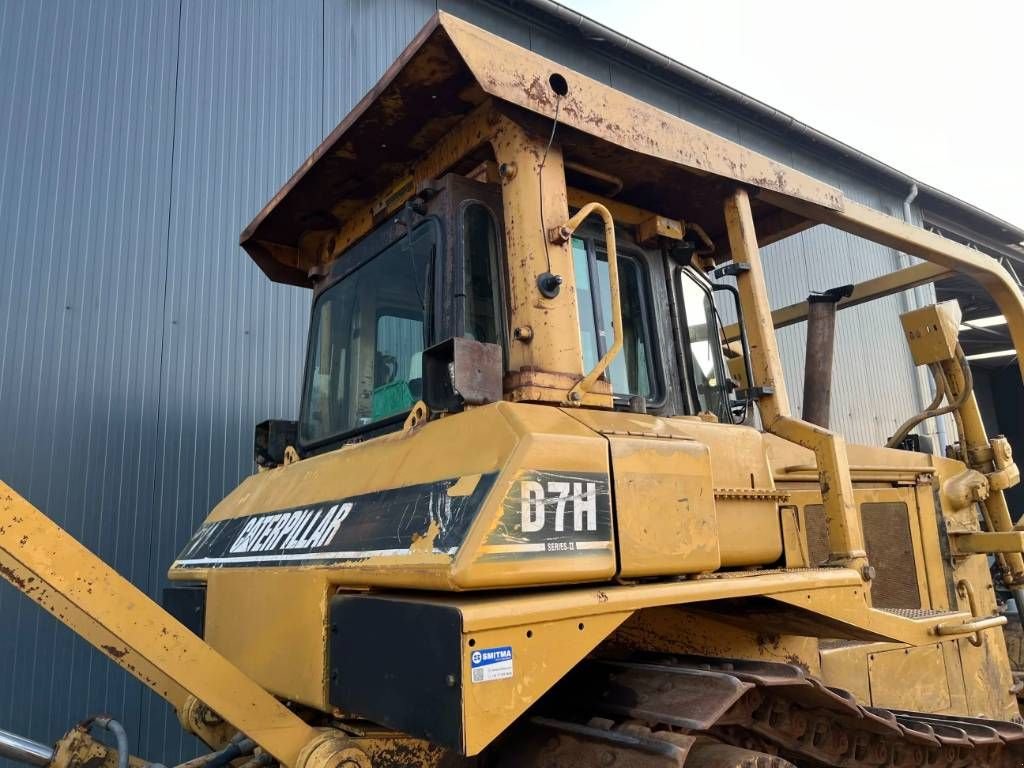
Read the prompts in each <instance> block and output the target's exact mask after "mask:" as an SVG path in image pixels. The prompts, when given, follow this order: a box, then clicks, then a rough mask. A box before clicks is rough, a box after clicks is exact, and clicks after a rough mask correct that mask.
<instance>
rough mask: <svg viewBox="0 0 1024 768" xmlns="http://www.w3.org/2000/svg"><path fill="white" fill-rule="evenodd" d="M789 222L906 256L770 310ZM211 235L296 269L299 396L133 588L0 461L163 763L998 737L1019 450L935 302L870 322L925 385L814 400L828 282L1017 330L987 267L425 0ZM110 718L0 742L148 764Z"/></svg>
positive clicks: (1017, 585) (1014, 304) (22, 525)
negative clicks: (244, 467) (260, 198)
mask: <svg viewBox="0 0 1024 768" xmlns="http://www.w3.org/2000/svg"><path fill="white" fill-rule="evenodd" d="M815 226H824V227H831V228H835V229H838V230H842V231H845V232H848V233H851V234H853V235H855V236H857V237H861V238H864V239H867V240H869V241H873V242H875V243H879V244H882V245H883V246H885V247H888V248H891V249H894V250H896V251H899V252H902V253H904V254H908V255H910V256H912V257H915V260H914V261H913V262H912V263H911V265H910V266H908V267H906V268H903V269H901V270H899V271H896V272H894V273H892V274H887V275H883V276H880V277H877V278H872V279H870V280H867V281H865V282H862V283H858V284H855V285H852V286H838V287H835V286H821V287H822V289H823V292H822V293H821V294H820V295H816V296H812V297H809V299H808V301H806V302H801V303H798V304H794V305H792V306H787V307H782V308H776V309H774V310H773V308H772V307H771V305H770V303H769V297H768V293H767V289H766V279H765V269H766V265H765V263H764V262H763V261H762V258H761V249H763V248H764V247H766V246H767V245H769V244H771V243H775V242H778V241H780V240H782V239H784V238H787V237H791V236H794V235H796V234H797V233H799V232H803V231H805V230H807V229H809V228H811V227H815ZM240 244H241V247H242V248H243V249H244V250H245V251H246V253H247V254H248V255H249V257H251V258H252V259H253V260H254V261H255V263H256V264H257V265H258V266H259V268H260V269H262V271H263V272H264V273H265V274H266V275H267V277H268V278H269V279H271V280H273V281H277V282H280V283H284V284H289V285H293V286H301V287H304V288H307V289H309V290H310V291H311V292H312V310H311V319H310V330H309V338H308V349H307V357H306V367H305V370H304V374H303V383H302V389H301V393H300V403H299V408H298V418H297V420H294V421H287V420H281V419H278V420H268V421H265V422H263V423H261V424H259V425H258V426H257V427H256V429H255V436H254V460H255V464H256V471H255V473H254V474H252V475H251V476H250V477H248V478H246V479H245V480H243V481H242V483H241V484H240V485H239V486H238V487H237V488H236V489H235V490H234V491H233V492H231V493H230V494H229V495H228V496H227V497H226V498H225V499H224V500H223V501H221V502H220V503H219V504H218V505H217V506H216V507H215V508H214V509H213V510H212V511H211V512H210V513H209V515H208V516H207V517H206V519H205V521H204V522H203V523H202V525H201V526H200V527H199V529H198V530H197V531H195V533H194V535H193V536H192V537H191V539H190V540H189V541H188V542H187V543H186V544H185V545H184V547H183V549H182V550H181V553H180V554H179V556H178V557H177V559H176V560H175V561H174V562H173V563H171V564H170V568H169V572H168V577H169V584H170V586H169V587H168V588H167V590H166V591H165V593H164V597H163V604H162V605H159V604H157V603H156V602H155V601H153V600H151V599H150V598H149V597H147V596H146V595H144V594H143V593H142V592H140V591H139V590H138V589H137V588H135V587H134V586H133V585H131V584H130V583H129V582H127V581H126V580H125V579H123V578H122V577H121V576H119V575H118V574H117V573H116V572H114V571H113V570H112V569H111V568H110V567H109V566H107V565H106V564H105V563H103V562H102V561H101V560H100V559H99V558H97V557H96V556H95V555H93V554H92V553H90V552H89V551H88V550H87V549H85V548H84V547H83V546H82V545H81V544H79V543H78V542H77V541H75V540H74V538H73V537H71V536H70V535H69V534H68V533H67V532H65V531H63V530H61V529H60V528H59V527H58V526H57V525H56V524H54V523H53V522H51V521H50V520H49V519H48V518H47V517H46V516H45V515H44V514H43V513H42V512H40V511H39V510H37V509H36V508H34V507H33V506H32V505H31V504H30V503H29V502H28V501H27V500H26V499H24V498H22V497H21V496H20V495H19V494H18V493H17V492H16V491H15V490H14V489H12V488H10V487H9V486H7V485H4V484H2V483H0V573H2V575H3V577H4V578H5V579H6V580H7V581H9V582H10V583H12V584H13V585H14V586H15V587H16V588H18V589H19V590H20V591H21V592H23V593H24V594H25V595H26V596H27V597H28V598H30V599H32V600H34V601H35V602H36V603H38V604H39V605H41V606H42V607H43V608H45V609H46V610H47V611H49V612H50V613H52V614H53V615H54V616H55V617H56V618H57V619H59V620H60V621H62V622H64V623H65V624H67V625H68V626H69V627H71V628H72V629H73V630H74V631H75V632H77V633H78V634H79V635H81V636H82V637H83V638H85V639H86V640H87V641H88V642H90V643H91V644H92V645H93V646H95V647H96V649H97V650H99V651H100V652H102V653H104V654H106V655H107V656H108V657H109V658H110V659H112V660H113V661H114V662H116V663H117V664H119V665H120V666H121V667H123V668H124V669H125V670H126V671H127V672H128V673H130V674H132V675H134V676H135V677H137V678H138V679H139V680H141V681H142V682H143V683H145V684H146V685H147V686H149V687H150V688H151V689H152V690H154V691H155V692H156V693H157V694H159V695H160V696H161V697H163V698H164V699H166V700H167V701H168V702H169V704H170V705H171V706H172V707H173V708H174V710H175V711H176V713H177V717H178V720H179V721H180V723H181V726H182V728H184V729H185V730H186V731H187V732H189V733H191V734H194V735H195V736H197V737H198V738H199V739H200V740H201V741H202V742H203V743H205V744H206V745H207V746H208V748H209V750H208V751H206V752H204V754H202V755H201V756H199V757H197V758H195V759H194V760H191V761H189V762H188V763H185V764H184V765H185V766H187V768H223V766H226V765H229V764H230V765H234V766H242V765H244V766H246V767H247V768H257V767H259V766H275V765H280V766H282V767H283V768H397V767H398V766H413V767H415V768H449V767H454V766H479V767H480V768H486V767H487V766H492V767H494V768H507V767H510V766H526V767H530V766H535V767H537V768H541V767H543V768H590V767H592V766H613V767H617V768H680V767H681V766H686V768H752V767H755V766H756V767H759V768H788V767H790V766H800V767H805V766H844V767H847V768H874V767H880V766H887V767H892V768H912V767H914V768H916V767H921V768H924V767H925V766H927V767H928V768H932V767H941V768H959V767H960V766H999V767H1003V766H1020V765H1024V720H1022V719H1021V715H1020V709H1019V706H1018V694H1019V693H1020V691H1021V687H1022V685H1021V682H1020V681H1019V680H1018V679H1017V678H1016V677H1015V675H1014V670H1013V669H1012V667H1011V664H1010V661H1009V658H1008V654H1007V646H1006V640H1005V638H1004V629H1003V627H1004V626H1005V625H1006V624H1007V621H1008V619H1007V611H1006V606H1005V604H1004V603H1005V601H1003V600H1001V599H1000V598H999V595H1000V594H1003V592H1004V591H1005V592H1006V593H1008V594H1012V595H1014V596H1017V595H1021V594H1022V592H1021V590H1022V588H1024V528H1022V527H1021V526H1015V525H1014V522H1013V517H1012V516H1011V514H1010V511H1009V509H1008V507H1007V502H1006V498H1005V495H1004V491H1005V490H1006V489H1007V488H1010V487H1012V486H1013V485H1014V484H1016V483H1017V482H1018V481H1019V471H1018V468H1017V466H1016V464H1015V463H1014V460H1013V455H1012V450H1011V447H1010V445H1009V443H1008V442H1007V440H1006V439H1005V438H1003V437H1001V436H990V435H988V434H987V433H986V430H985V427H984V425H983V422H982V418H981V415H980V411H979V407H978V403H977V400H976V398H975V395H974V392H973V389H972V378H971V372H970V366H969V364H968V362H967V361H966V359H965V356H964V353H963V350H962V348H961V346H960V344H959V342H958V340H957V334H958V329H959V325H960V311H959V308H958V307H957V305H956V304H955V303H953V302H942V303H937V304H933V305H929V306H924V307H921V308H918V309H913V310H911V311H908V312H907V313H905V314H904V315H902V316H901V318H900V322H901V324H902V329H903V332H904V335H905V338H906V343H907V345H908V347H909V350H910V354H911V356H912V359H913V362H914V363H915V365H917V366H921V367H922V369H923V368H927V370H928V371H929V372H930V374H931V376H932V378H933V380H934V383H935V399H934V401H933V402H932V403H930V404H929V405H928V407H927V408H926V409H925V410H924V411H923V412H921V413H919V414H910V413H908V414H907V421H906V423H905V424H904V425H903V426H901V427H900V428H899V430H897V432H896V433H895V434H894V435H893V436H892V438H891V439H890V440H889V441H888V442H887V444H886V445H884V446H882V445H857V444H852V443H850V444H848V443H847V442H846V441H845V440H844V438H843V436H842V435H840V434H838V433H837V432H836V431H834V430H832V429H831V428H830V426H829V393H830V389H831V386H832V368H833V352H832V350H833V345H834V336H835V326H836V323H837V322H841V319H842V315H841V314H838V311H839V310H842V309H843V308H845V307H851V306H856V305H858V304H861V303H863V302H868V301H872V300H874V299H878V298H880V297H883V296H889V295H892V294H895V293H899V292H902V291H906V290H908V289H910V288H913V287H916V286H920V285H925V284H928V283H931V282H934V281H935V280H938V279H941V278H943V277H946V276H950V275H965V276H967V277H970V278H972V279H974V280H975V281H976V282H977V283H978V285H979V286H980V288H981V289H982V290H984V291H987V292H988V293H989V294H990V295H991V297H992V298H993V300H994V301H995V302H996V304H997V305H998V307H999V310H1000V311H1001V312H1002V313H1003V314H1004V315H1005V317H1006V320H1007V324H1008V327H1009V330H1010V333H1011V336H1012V339H1013V342H1014V345H1015V347H1016V349H1017V350H1018V351H1020V350H1022V349H1024V299H1022V296H1021V293H1020V291H1019V290H1018V288H1017V285H1016V283H1015V282H1014V281H1013V280H1012V279H1011V277H1010V276H1009V275H1008V273H1007V272H1006V271H1005V270H1004V269H1003V268H1002V267H1001V266H1000V265H999V264H998V263H997V262H996V261H995V260H993V259H990V258H988V257H987V256H985V255H983V254H981V253H979V252H978V251H975V250H972V249H970V248H968V247H966V246H962V245H960V244H958V243H955V242H953V241H950V240H947V239H944V238H942V237H941V236H939V235H937V234H933V233H930V232H928V231H925V230H923V229H921V228H919V227H915V226H912V225H910V224H909V223H907V222H904V221H901V220H898V219H895V218H893V217H890V216H887V215H885V214H883V213H880V212H878V211H876V210H874V209H872V208H869V207H866V206H864V205H862V204H860V203H858V202H856V201H853V200H850V199H848V198H847V197H846V196H844V194H843V193H842V191H841V190H839V189H837V188H835V187H833V186H830V185H828V184H826V183H823V182H822V181H820V180H817V179H815V178H812V177H810V176H808V175H806V174H804V173H801V172H799V171H797V170H795V169H793V168H789V167H786V166H785V165H783V164H780V163H779V162H776V161H774V160H771V159H769V158H767V157H765V156H762V155H760V154H757V153H756V152H753V151H751V150H750V149H748V148H745V147H743V146H741V145H739V144H737V143H734V142H732V141H730V140H728V139H726V138H723V137H722V136H719V135H716V134H715V133H713V132H710V131H708V130H705V129H703V128H701V127H698V126H697V125H694V124H692V123H690V122H688V121H686V120H684V119H682V118H680V117H677V116H674V115H670V114H668V113H666V112H664V111H661V110H659V109H657V108H655V107H654V106H651V105H650V104H647V103H645V102H643V101H641V100H638V99H636V98H634V97H632V96H630V95H628V94H626V93H623V92H621V91H618V90H616V89H615V88H613V87H611V86H609V85H606V84H603V83H600V82H597V81H595V80H593V79H591V78H588V77H586V76H584V75H582V74H580V73H578V72H574V71H572V70H571V69H569V68H567V67H565V66H562V65H560V64H558V63H556V62H553V61H551V60H548V59H546V58H543V57H541V56H539V55H537V54H535V53H532V52H530V51H528V50H525V49H523V48H520V47H518V46H516V45H514V44H512V43H510V42H508V41H506V40H504V39H501V38H500V37H497V36H495V35H493V34H490V33H488V32H486V31H483V30H481V29H479V28H477V27H475V26H473V25H471V24H469V23H467V22H465V21H463V20H460V19H459V18H456V17H454V16H451V15H448V14H445V13H438V14H436V15H435V16H434V17H433V18H432V19H431V20H430V21H429V22H428V23H427V25H426V26H425V27H424V28H423V29H422V30H421V31H420V32H419V34H418V35H417V36H416V37H415V38H414V39H413V41H412V42H411V43H410V45H409V46H408V47H407V49H406V50H405V51H404V52H403V53H402V54H401V56H400V57H399V58H398V59H397V60H396V61H395V62H394V64H393V65H392V66H391V67H390V68H389V69H388V70H387V72H386V73H385V74H384V76H383V78H382V79H381V80H380V82H379V83H378V84H377V85H376V86H375V87H374V88H373V89H372V90H371V91H370V92H369V93H368V94H367V95H366V96H365V98H363V100H362V101H361V102H359V104H358V105H357V106H356V107H355V108H354V109H353V110H352V111H351V113H350V114H349V115H348V116H347V117H346V118H345V119H344V121H343V122H342V123H341V124H340V125H338V127H337V128H336V129H335V130H334V131H333V132H332V133H331V134H330V135H329V136H328V137H327V138H326V139H325V140H324V142H323V143H322V144H321V145H320V146H319V147H318V148H317V149H316V150H315V151H314V152H313V154H312V155H311V156H310V157H309V159H308V160H307V161H306V162H305V163H304V164H303V165H302V166H301V168H299V170H298V171H297V172H296V173H295V174H294V176H292V178H291V179H290V180H289V181H288V182H287V183H286V184H285V186H284V187H283V188H282V189H281V190H280V192H279V193H278V194H277V195H275V196H274V198H273V199H272V200H271V201H270V202H269V203H268V204H267V205H266V207H264V208H263V210H262V211H260V212H259V214H258V215H257V216H256V218H255V219H254V220H253V221H252V223H251V224H249V226H248V227H246V229H245V230H244V231H243V232H242V234H241V238H240ZM798 322H806V323H807V364H806V380H805V387H804V390H805V391H804V403H803V407H802V410H801V412H800V415H799V416H798V415H794V412H793V410H792V408H791V406H790V403H789V398H788V395H787V386H786V381H785V377H784V373H783V368H782V364H781V361H780V355H779V349H778V343H777V338H776V331H777V329H779V328H782V327H784V326H787V325H790V324H793V323H798ZM894 322H895V320H894ZM848 373H849V372H847V374H848ZM838 375H839V376H843V375H844V373H843V372H842V371H839V372H838ZM874 375H879V376H884V375H886V374H885V371H884V367H882V368H880V369H879V370H878V371H877V372H876V373H875V374H874ZM934 418H948V419H950V423H951V425H952V426H953V427H955V436H956V440H955V442H953V444H952V445H950V446H949V447H948V449H947V450H946V452H945V455H936V454H935V453H934V452H933V451H931V450H929V447H928V445H927V440H925V439H924V437H923V436H922V435H921V434H920V433H919V432H915V431H914V430H915V429H919V427H920V425H922V424H923V423H925V422H926V421H927V420H928V419H934ZM84 714H87V713H83V715H84ZM103 729H105V730H106V731H108V732H110V734H111V735H109V736H106V737H104V736H102V735H101V734H100V733H99V732H98V731H100V730H103ZM112 741H113V742H116V744H115V743H111V742H112ZM130 741H131V734H128V733H126V732H125V729H124V728H123V727H122V726H121V725H119V724H118V722H117V720H116V719H114V718H112V717H110V716H109V715H106V714H104V715H98V716H95V715H94V716H92V717H90V718H89V719H87V720H84V721H82V722H81V723H78V724H77V725H74V726H73V727H71V729H70V730H69V731H68V733H67V735H65V736H64V737H63V738H61V739H60V740H59V741H58V742H57V743H56V744H55V745H45V744H40V743H37V742H34V741H32V740H29V739H26V738H22V737H19V736H17V735H15V734H11V733H7V732H0V755H3V756H6V757H9V758H14V759H16V760H19V761H21V762H25V763H28V764H30V765H36V766H52V768H114V766H119V768H126V767H127V766H133V768H143V766H147V765H156V764H157V763H152V762H150V761H151V760H155V759H159V757H160V756H145V757H140V756H135V755H133V754H132V753H131V744H130Z"/></svg>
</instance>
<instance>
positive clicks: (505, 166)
mask: <svg viewBox="0 0 1024 768" xmlns="http://www.w3.org/2000/svg"><path fill="white" fill-rule="evenodd" d="M516 170H517V168H516V164H515V163H502V164H501V165H499V166H498V175H499V176H501V178H503V179H505V181H508V180H509V179H514V178H515V176H516Z"/></svg>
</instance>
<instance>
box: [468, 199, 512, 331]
mask: <svg viewBox="0 0 1024 768" xmlns="http://www.w3.org/2000/svg"><path fill="white" fill-rule="evenodd" d="M462 260H463V261H462V275H463V285H462V290H463V307H464V312H463V317H464V318H465V326H464V329H463V334H462V335H463V336H466V337H468V338H471V339H474V340H476V341H482V342H486V343H489V344H501V343H502V340H503V338H504V334H503V333H502V325H503V312H502V309H501V290H500V286H501V273H500V271H499V260H498V232H497V227H496V225H495V223H494V216H493V215H492V214H491V212H490V210H489V209H488V208H487V207H486V206H484V205H481V204H480V203H470V204H469V205H467V206H466V207H465V208H464V209H463V214H462Z"/></svg>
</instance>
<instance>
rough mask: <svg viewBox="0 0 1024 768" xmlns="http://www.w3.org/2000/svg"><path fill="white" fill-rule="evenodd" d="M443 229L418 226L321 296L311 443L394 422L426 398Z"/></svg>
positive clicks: (305, 436) (306, 417)
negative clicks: (424, 378)
mask: <svg viewBox="0 0 1024 768" xmlns="http://www.w3.org/2000/svg"><path fill="white" fill-rule="evenodd" d="M437 242H438V227H437V226H436V224H435V223H433V222H430V221H428V222H425V223H422V224H420V225H419V226H417V227H416V228H415V229H414V230H413V231H412V232H411V233H409V234H408V235H406V236H403V237H401V238H399V239H398V240H397V241H395V242H394V243H392V244H391V245H390V246H388V247H387V248H386V249H385V250H383V251H381V252H380V253H378V254H376V255H375V256H373V257H371V258H369V259H367V260H364V261H363V262H362V263H360V264H359V265H358V266H356V267H355V268H354V269H352V270H351V271H349V272H348V273H347V274H345V275H344V276H343V277H342V278H341V279H340V280H339V281H338V282H336V283H335V284H334V285H332V286H331V287H330V288H327V289H326V290H325V291H324V292H323V293H321V294H320V296H319V297H317V300H316V303H315V304H314V305H313V316H312V320H311V324H310V335H309V352H308V357H307V367H306V377H305V384H304V390H303V397H302V406H301V408H300V415H299V439H300V442H302V443H303V444H304V445H311V444H316V443H320V442H323V441H325V440H329V439H331V438H335V437H338V436H341V435H345V434H347V433H350V432H353V431H356V430H360V429H365V428H368V427H371V426H372V425H376V424H383V423H387V422H390V421H395V420H397V419H400V418H402V416H403V415H404V414H405V413H406V412H407V411H408V410H409V409H410V408H411V407H412V405H413V404H414V403H415V402H416V401H417V400H418V399H419V398H420V390H421V359H422V353H423V350H424V349H425V348H426V346H427V345H428V344H429V343H430V335H431V327H430V325H431V324H430V317H431V296H430V289H429V286H430V282H431V269H430V265H431V264H432V263H433V260H434V259H433V256H434V253H435V251H436V249H437Z"/></svg>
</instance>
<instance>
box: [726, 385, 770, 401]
mask: <svg viewBox="0 0 1024 768" xmlns="http://www.w3.org/2000/svg"><path fill="white" fill-rule="evenodd" d="M774 394H775V387H750V388H748V389H737V390H736V399H737V400H745V401H746V402H753V401H754V400H760V399H761V398H762V397H771V396H772V395H774Z"/></svg>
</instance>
